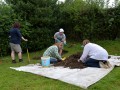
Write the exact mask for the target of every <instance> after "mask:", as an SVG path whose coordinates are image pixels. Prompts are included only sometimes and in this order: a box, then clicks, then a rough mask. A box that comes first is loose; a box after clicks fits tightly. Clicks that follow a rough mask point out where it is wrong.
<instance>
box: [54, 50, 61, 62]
mask: <svg viewBox="0 0 120 90" xmlns="http://www.w3.org/2000/svg"><path fill="white" fill-rule="evenodd" d="M54 53H55V57H56V58H58V59H60V60H62V58H61V55H60V54H59V52H58V48H55V51H54Z"/></svg>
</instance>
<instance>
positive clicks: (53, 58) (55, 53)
mask: <svg viewBox="0 0 120 90" xmlns="http://www.w3.org/2000/svg"><path fill="white" fill-rule="evenodd" d="M62 46H63V44H62V43H61V42H59V43H55V44H54V45H52V46H50V47H49V48H47V50H46V51H45V52H44V53H43V56H49V57H50V63H57V62H59V61H61V60H62V58H61V55H60V52H59V51H60V49H61V48H62Z"/></svg>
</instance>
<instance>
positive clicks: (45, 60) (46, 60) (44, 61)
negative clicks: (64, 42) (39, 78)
mask: <svg viewBox="0 0 120 90" xmlns="http://www.w3.org/2000/svg"><path fill="white" fill-rule="evenodd" d="M41 64H42V66H46V67H47V66H50V57H49V56H44V57H41Z"/></svg>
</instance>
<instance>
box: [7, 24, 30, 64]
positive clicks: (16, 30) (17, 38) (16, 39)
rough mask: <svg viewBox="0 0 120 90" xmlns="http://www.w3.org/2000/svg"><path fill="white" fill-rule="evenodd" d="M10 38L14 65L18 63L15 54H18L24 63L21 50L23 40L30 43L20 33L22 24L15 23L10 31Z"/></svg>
mask: <svg viewBox="0 0 120 90" xmlns="http://www.w3.org/2000/svg"><path fill="white" fill-rule="evenodd" d="M9 34H10V35H9V38H10V47H11V58H12V63H16V60H15V52H16V53H18V58H19V62H22V61H23V59H22V49H21V46H20V44H21V39H22V40H24V41H28V40H27V39H25V38H24V37H23V36H22V35H21V33H20V23H18V22H15V23H14V24H13V27H12V28H11V29H10V31H9Z"/></svg>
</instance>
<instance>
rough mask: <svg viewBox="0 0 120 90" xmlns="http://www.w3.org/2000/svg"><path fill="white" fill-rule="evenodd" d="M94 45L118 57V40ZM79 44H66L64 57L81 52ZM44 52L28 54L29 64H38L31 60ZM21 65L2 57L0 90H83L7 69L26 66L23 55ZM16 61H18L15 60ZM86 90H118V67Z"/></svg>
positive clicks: (119, 85)
mask: <svg viewBox="0 0 120 90" xmlns="http://www.w3.org/2000/svg"><path fill="white" fill-rule="evenodd" d="M95 43H98V44H100V45H101V46H103V47H104V48H105V49H107V51H108V52H109V54H112V55H120V40H116V41H97V42H95ZM80 46H81V45H80V43H73V42H72V43H68V45H67V46H65V50H68V51H69V52H68V53H67V54H65V55H64V56H66V57H67V56H69V55H71V54H73V53H76V52H82V48H81V47H80ZM43 51H44V50H42V51H38V52H34V53H30V57H31V62H30V63H39V62H40V61H39V60H34V59H32V58H33V57H34V56H39V55H42V53H43ZM23 59H24V62H23V63H16V64H12V63H11V58H10V56H8V57H4V58H3V57H2V58H1V60H2V64H0V90H83V89H82V88H80V87H77V86H74V85H71V84H67V83H64V82H61V81H58V80H53V79H49V78H45V77H42V76H39V75H35V74H31V73H27V72H18V71H15V70H12V69H10V68H9V67H18V66H23V65H27V64H28V59H27V54H24V55H23ZM17 61H18V60H17ZM88 90H120V67H115V68H114V70H113V71H112V72H110V73H109V74H108V75H107V76H106V77H104V78H103V79H102V80H100V81H99V82H97V83H96V84H94V85H92V86H90V87H89V88H88Z"/></svg>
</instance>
